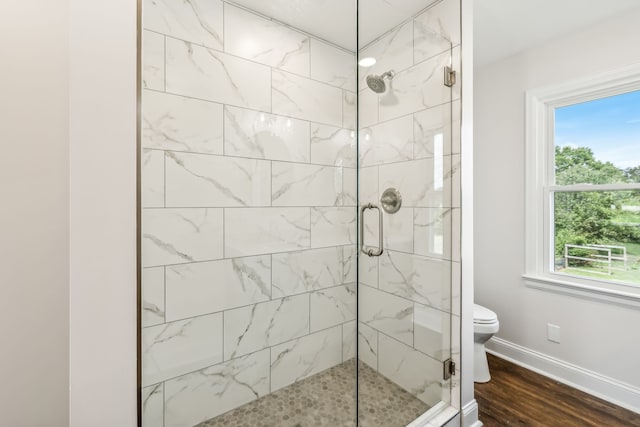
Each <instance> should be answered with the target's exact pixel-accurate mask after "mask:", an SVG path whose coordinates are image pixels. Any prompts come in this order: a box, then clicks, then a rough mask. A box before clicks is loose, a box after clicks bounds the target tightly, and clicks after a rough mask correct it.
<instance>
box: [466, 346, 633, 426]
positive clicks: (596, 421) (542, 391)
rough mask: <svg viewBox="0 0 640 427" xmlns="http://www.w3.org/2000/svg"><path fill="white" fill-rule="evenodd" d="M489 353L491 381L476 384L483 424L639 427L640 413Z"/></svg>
mask: <svg viewBox="0 0 640 427" xmlns="http://www.w3.org/2000/svg"><path fill="white" fill-rule="evenodd" d="M488 356H489V368H490V369H491V381H490V382H488V383H486V384H476V385H475V392H476V393H475V394H476V400H477V401H478V405H479V406H480V421H482V422H483V423H484V425H485V426H486V427H494V426H536V427H538V426H540V427H556V426H558V427H573V426H576V427H578V426H580V427H584V426H598V427H602V426H604V427H617V426H625V427H640V414H636V413H634V412H631V411H628V410H626V409H624V408H621V407H619V406H616V405H614V404H612V403H609V402H606V401H604V400H601V399H598V398H596V397H593V396H591V395H590V394H587V393H584V392H581V391H579V390H576V389H574V388H571V387H569V386H567V385H564V384H561V383H559V382H557V381H555V380H552V379H550V378H547V377H545V376H542V375H539V374H536V373H535V372H532V371H530V370H528V369H525V368H522V367H520V366H518V365H515V364H513V363H510V362H507V361H506V360H503V359H499V358H497V357H495V356H492V355H488Z"/></svg>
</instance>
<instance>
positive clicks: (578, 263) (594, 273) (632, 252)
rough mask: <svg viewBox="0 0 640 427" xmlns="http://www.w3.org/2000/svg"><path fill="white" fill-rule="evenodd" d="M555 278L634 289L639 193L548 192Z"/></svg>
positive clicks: (638, 275) (639, 248)
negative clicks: (610, 282)
mask: <svg viewBox="0 0 640 427" xmlns="http://www.w3.org/2000/svg"><path fill="white" fill-rule="evenodd" d="M554 218H555V224H554V228H555V232H554V242H555V262H554V270H555V272H557V273H564V274H571V275H576V276H583V277H589V278H595V279H601V280H615V281H620V282H625V283H629V284H634V285H640V191H584V192H556V193H554Z"/></svg>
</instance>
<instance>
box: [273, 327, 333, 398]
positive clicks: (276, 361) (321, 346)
mask: <svg viewBox="0 0 640 427" xmlns="http://www.w3.org/2000/svg"><path fill="white" fill-rule="evenodd" d="M341 361H342V326H341V325H340V326H336V327H334V328H331V329H325V330H324V331H320V332H316V333H314V334H311V335H307V336H305V337H302V338H299V339H297V340H294V341H289V342H286V343H284V344H280V345H277V346H274V347H271V391H272V392H273V391H276V390H279V389H281V388H283V387H286V386H288V385H289V384H293V383H295V382H297V381H300V380H302V379H305V378H307V377H310V376H311V375H313V374H317V373H318V372H322V371H324V370H325V369H329V368H331V367H332V366H335V365H337V364H339V363H340V362H341Z"/></svg>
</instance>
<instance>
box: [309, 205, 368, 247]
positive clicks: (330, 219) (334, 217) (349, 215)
mask: <svg viewBox="0 0 640 427" xmlns="http://www.w3.org/2000/svg"><path fill="white" fill-rule="evenodd" d="M356 225H357V224H356V208H354V207H338V208H311V247H313V248H322V247H326V246H342V245H348V244H350V243H355V242H356Z"/></svg>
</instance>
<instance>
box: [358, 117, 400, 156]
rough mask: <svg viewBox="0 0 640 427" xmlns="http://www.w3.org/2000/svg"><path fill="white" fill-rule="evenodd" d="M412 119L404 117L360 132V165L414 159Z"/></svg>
mask: <svg viewBox="0 0 640 427" xmlns="http://www.w3.org/2000/svg"><path fill="white" fill-rule="evenodd" d="M412 121H413V119H412V117H411V116H410V115H409V116H404V117H400V118H398V119H395V120H390V121H388V122H384V123H380V124H379V125H376V126H372V127H370V128H365V129H362V130H361V131H360V141H359V142H360V146H359V151H360V165H361V166H363V167H366V166H375V165H380V164H384V163H394V162H402V161H407V160H412V159H413V128H412Z"/></svg>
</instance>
